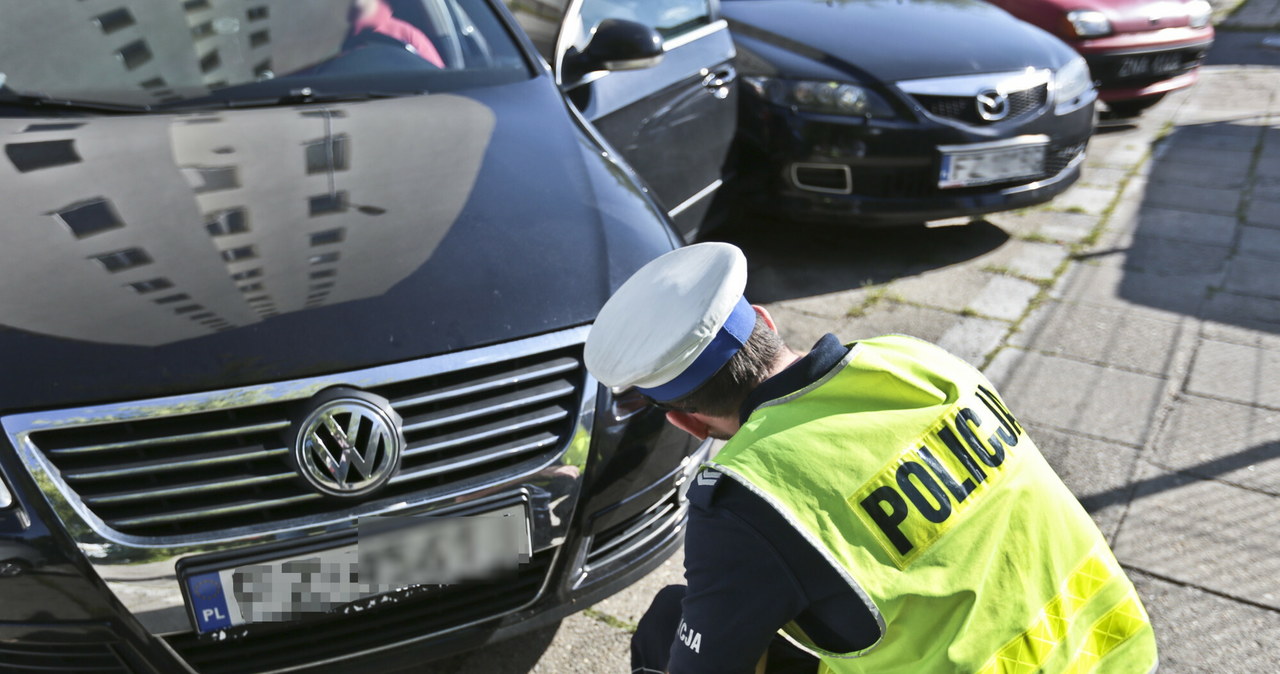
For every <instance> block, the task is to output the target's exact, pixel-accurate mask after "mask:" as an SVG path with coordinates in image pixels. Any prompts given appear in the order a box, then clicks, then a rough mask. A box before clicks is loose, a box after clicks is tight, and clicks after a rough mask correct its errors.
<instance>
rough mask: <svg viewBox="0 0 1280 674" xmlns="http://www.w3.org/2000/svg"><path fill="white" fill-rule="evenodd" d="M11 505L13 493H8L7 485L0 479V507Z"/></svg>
mask: <svg viewBox="0 0 1280 674" xmlns="http://www.w3.org/2000/svg"><path fill="white" fill-rule="evenodd" d="M11 505H13V494H11V493H9V487H7V486H5V483H4V480H2V479H0V509H3V508H8V507H9V506H11Z"/></svg>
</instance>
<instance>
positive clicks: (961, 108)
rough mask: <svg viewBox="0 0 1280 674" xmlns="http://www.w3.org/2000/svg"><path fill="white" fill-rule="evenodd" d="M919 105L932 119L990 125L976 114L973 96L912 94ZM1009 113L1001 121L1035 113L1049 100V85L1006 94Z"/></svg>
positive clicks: (976, 109)
mask: <svg viewBox="0 0 1280 674" xmlns="http://www.w3.org/2000/svg"><path fill="white" fill-rule="evenodd" d="M914 97H915V99H916V100H917V101H919V102H920V105H922V106H924V109H925V110H928V111H929V114H931V115H933V116H934V117H941V118H944V119H956V120H959V121H962V122H965V123H966V124H974V125H981V124H991V123H992V122H988V121H986V120H984V119H982V117H981V116H980V115H979V114H978V105H977V99H976V98H974V97H973V96H933V95H927V94H914ZM1008 97H1009V112H1008V114H1007V115H1006V116H1005V117H1004V118H1003V120H1001V121H1006V120H1011V119H1018V118H1019V117H1022V116H1023V115H1026V114H1029V113H1032V112H1035V111H1036V110H1039V109H1040V108H1041V107H1043V106H1044V104H1045V103H1047V102H1048V100H1049V85H1048V84H1041V85H1039V86H1036V87H1031V88H1030V89H1023V90H1021V91H1012V92H1009V94H1008Z"/></svg>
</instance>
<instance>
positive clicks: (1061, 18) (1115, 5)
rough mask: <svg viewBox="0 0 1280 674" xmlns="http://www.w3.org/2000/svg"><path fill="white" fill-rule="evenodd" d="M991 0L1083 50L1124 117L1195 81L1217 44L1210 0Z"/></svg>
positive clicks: (1101, 93) (1103, 93)
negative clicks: (1199, 70) (1202, 64)
mask: <svg viewBox="0 0 1280 674" xmlns="http://www.w3.org/2000/svg"><path fill="white" fill-rule="evenodd" d="M989 1H990V2H991V3H992V4H994V5H997V6H999V7H1001V8H1002V9H1004V10H1005V11H1007V12H1009V13H1010V14H1013V15H1014V16H1016V17H1018V18H1019V19H1022V20H1023V21H1027V22H1029V23H1032V24H1035V25H1037V26H1039V27H1041V28H1043V29H1045V30H1047V31H1049V32H1051V33H1053V34H1054V35H1056V36H1058V37H1060V38H1062V40H1063V41H1065V42H1066V43H1067V44H1069V45H1071V46H1072V47H1073V48H1075V50H1076V51H1078V52H1080V54H1081V55H1083V56H1084V58H1085V60H1086V61H1088V63H1089V70H1090V72H1091V73H1092V75H1093V79H1094V80H1095V81H1097V83H1098V97H1099V98H1101V99H1102V100H1103V101H1105V102H1106V104H1107V107H1108V108H1109V109H1110V111H1111V113H1112V114H1113V115H1114V116H1118V117H1130V116H1133V115H1136V114H1138V113H1140V112H1141V111H1143V110H1145V109H1146V108H1148V107H1150V106H1152V105H1155V104H1156V103H1157V102H1158V101H1159V100H1160V99H1161V98H1164V95H1165V94H1167V93H1169V92H1170V91H1174V90H1175V89H1181V88H1183V87H1189V86H1191V85H1192V84H1195V81H1196V79H1197V78H1198V77H1199V72H1198V69H1199V66H1200V63H1201V62H1202V61H1203V60H1204V57H1205V55H1206V54H1208V53H1209V47H1210V45H1212V44H1213V22H1212V14H1213V8H1212V7H1211V6H1210V5H1209V3H1208V2H1206V0H1186V1H1183V0H989Z"/></svg>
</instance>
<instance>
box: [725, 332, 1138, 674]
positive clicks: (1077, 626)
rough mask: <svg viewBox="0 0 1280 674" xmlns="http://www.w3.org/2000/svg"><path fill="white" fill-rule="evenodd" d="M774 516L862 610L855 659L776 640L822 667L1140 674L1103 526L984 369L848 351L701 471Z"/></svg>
mask: <svg viewBox="0 0 1280 674" xmlns="http://www.w3.org/2000/svg"><path fill="white" fill-rule="evenodd" d="M709 465H710V466H712V467H714V468H715V469H717V470H722V471H723V472H724V473H725V475H727V476H729V477H730V478H732V479H734V480H736V481H738V482H741V483H742V484H743V485H745V486H747V487H748V488H750V489H751V490H752V491H754V492H755V493H757V494H758V495H760V496H761V497H763V498H764V500H765V501H766V502H768V503H769V504H770V505H772V506H773V507H774V508H775V509H777V510H778V511H779V512H780V513H781V514H782V515H783V516H784V518H785V519H786V520H787V521H788V522H789V523H790V524H791V525H792V526H794V527H795V528H796V529H797V530H798V531H799V532H800V533H801V534H802V535H803V536H804V537H805V538H806V540H808V541H809V542H810V543H811V544H812V545H813V546H814V547H815V549H816V550H818V551H819V552H820V553H821V554H822V555H823V556H824V557H825V558H826V559H827V560H828V562H829V563H831V564H832V566H833V567H834V568H835V569H836V570H837V571H838V572H839V573H840V574H841V576H842V577H843V578H845V579H846V581H847V582H848V583H849V585H850V587H851V588H852V589H853V590H854V591H855V592H857V593H858V594H859V596H861V597H862V598H863V599H864V601H866V602H867V603H868V606H869V608H871V609H872V610H873V612H875V613H876V615H877V618H878V619H879V620H880V621H881V625H882V635H881V638H880V640H879V641H878V642H877V643H876V644H874V645H873V646H871V647H870V648H868V649H866V650H865V651H861V652H858V653H832V652H827V651H824V650H822V649H821V648H819V646H818V645H817V644H815V643H813V641H812V640H811V639H809V638H808V637H807V635H805V634H804V633H803V631H801V630H800V629H799V628H798V627H797V626H796V625H794V624H792V625H788V626H787V628H785V630H784V632H785V633H786V634H787V635H788V636H790V637H791V638H792V639H793V640H794V641H796V642H798V643H799V645H801V646H803V647H805V648H807V649H809V650H811V651H813V652H814V653H816V654H817V655H819V657H821V658H822V661H823V671H826V672H864V671H865V672H879V673H893V672H904V673H905V672H935V671H936V672H981V673H982V674H995V673H1010V674H1014V673H1016V674H1022V673H1024V672H1025V673H1027V674H1030V673H1031V672H1039V671H1045V672H1071V673H1072V674H1084V673H1086V672H1092V671H1100V672H1113V671H1114V672H1128V671H1134V672H1148V671H1150V669H1151V667H1152V666H1153V665H1154V664H1155V660H1156V651H1155V640H1154V635H1153V634H1152V631H1151V628H1150V625H1149V621H1148V620H1147V617H1146V613H1145V612H1144V611H1143V609H1142V605H1141V602H1140V601H1138V599H1137V596H1136V594H1135V593H1134V590H1133V586H1132V584H1131V583H1130V582H1129V580H1128V579H1127V578H1126V577H1125V576H1124V573H1123V572H1122V571H1121V569H1120V567H1119V565H1118V564H1117V563H1116V561H1115V558H1114V557H1113V556H1112V554H1111V551H1110V550H1109V549H1108V548H1107V546H1106V543H1105V541H1104V540H1103V538H1102V535H1101V533H1099V532H1098V530H1097V527H1095V526H1094V524H1093V522H1092V520H1091V519H1090V518H1089V516H1088V515H1087V514H1086V513H1085V512H1084V510H1083V508H1081V507H1080V505H1079V503H1078V502H1077V501H1076V500H1075V498H1074V497H1073V496H1072V495H1071V493H1070V492H1069V491H1068V490H1067V489H1066V487H1065V486H1064V485H1063V484H1062V482H1061V480H1059V479H1058V477H1057V476H1056V475H1055V474H1054V473H1053V471H1052V469H1050V468H1049V466H1048V464H1047V463H1046V462H1045V461H1044V459H1043V457H1041V456H1040V453H1039V450H1037V449H1036V447H1035V445H1034V443H1033V442H1032V441H1031V439H1030V438H1029V437H1028V436H1027V435H1026V431H1025V429H1023V428H1022V426H1021V425H1019V424H1018V421H1017V419H1016V418H1015V417H1014V416H1013V414H1012V413H1011V412H1010V411H1009V409H1008V408H1007V407H1006V406H1005V404H1004V402H1003V401H1002V400H1001V399H1000V397H999V396H998V395H997V394H996V392H995V389H994V387H992V385H991V384H990V382H988V381H987V380H986V379H985V378H984V377H983V376H982V375H981V374H980V373H979V372H977V371H976V370H974V369H973V368H972V367H970V366H969V365H967V364H966V363H964V362H963V361H960V360H959V359H957V358H955V357H954V356H951V355H950V354H948V353H946V352H945V351H943V350H941V349H939V348H938V347H935V346H933V345H931V344H927V343H925V342H921V341H919V340H915V339H912V338H909V337H901V336H889V337H880V338H876V339H872V340H866V341H863V342H860V343H858V344H857V345H855V346H854V348H853V349H852V350H851V351H850V354H849V356H848V357H846V359H845V360H844V362H842V363H841V364H840V365H839V366H837V367H836V368H834V369H833V370H832V371H831V372H829V373H828V374H827V375H826V376H824V377H823V378H822V379H821V380H819V381H818V382H815V383H814V384H813V385H811V386H810V387H808V388H806V389H804V390H802V391H799V392H797V393H795V394H793V395H791V396H788V397H786V398H783V399H780V400H776V401H771V402H770V403H767V404H765V405H763V406H761V407H760V408H759V409H757V410H756V412H755V413H754V414H752V415H751V417H750V418H749V419H748V420H747V423H746V424H744V425H743V427H742V430H741V431H739V432H738V433H737V434H736V435H735V436H734V437H733V439H732V440H730V441H729V442H728V444H726V445H725V447H724V448H723V449H722V450H721V451H720V453H719V454H718V455H717V456H716V458H715V460H714V461H713V462H711V463H710V464H709Z"/></svg>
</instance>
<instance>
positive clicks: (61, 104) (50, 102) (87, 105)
mask: <svg viewBox="0 0 1280 674" xmlns="http://www.w3.org/2000/svg"><path fill="white" fill-rule="evenodd" d="M0 105H10V106H16V107H20V108H52V109H55V110H85V111H89V112H149V111H150V110H151V109H152V106H150V105H127V104H125V103H109V102H106V101H78V100H75V99H71V98H61V97H57V96H49V95H47V94H24V93H21V92H17V91H14V90H13V89H10V88H8V87H3V86H0Z"/></svg>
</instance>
